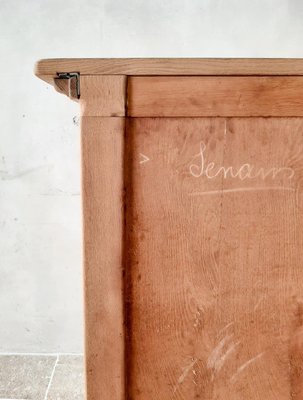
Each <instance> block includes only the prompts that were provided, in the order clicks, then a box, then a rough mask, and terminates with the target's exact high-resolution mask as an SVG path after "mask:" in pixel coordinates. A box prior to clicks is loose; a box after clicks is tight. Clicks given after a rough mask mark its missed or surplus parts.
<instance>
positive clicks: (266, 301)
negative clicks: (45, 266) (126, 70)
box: [126, 118, 303, 400]
mask: <svg viewBox="0 0 303 400" xmlns="http://www.w3.org/2000/svg"><path fill="white" fill-rule="evenodd" d="M126 139H127V142H128V143H131V146H130V149H129V150H128V151H130V152H131V154H129V155H128V157H129V159H130V160H131V165H132V166H131V171H132V189H131V190H129V192H128V207H126V210H127V213H130V216H131V217H130V218H129V219H128V221H129V225H128V232H129V241H128V246H129V253H128V254H129V258H128V263H129V265H128V281H129V282H131V284H129V286H128V292H127V299H128V308H129V309H128V315H129V318H130V320H131V321H130V322H131V324H130V325H129V326H128V343H127V349H128V353H129V354H128V365H127V371H128V386H127V388H128V396H129V397H128V398H130V399H132V400H151V399H152V400H158V399H159V400H160V399H161V400H162V399H167V400H168V399H178V400H179V399H180V400H181V399H188V400H189V399H203V400H211V399H213V400H214V399H217V400H225V399H233V400H243V399H247V400H264V399H267V400H276V399H279V400H289V399H292V398H295V399H296V400H297V399H301V397H300V393H302V392H300V384H301V383H300V380H301V377H302V373H301V371H302V368H301V366H300V362H301V361H302V357H301V355H298V349H300V351H301V349H302V339H301V336H300V335H299V333H300V332H299V331H300V324H301V317H300V315H298V308H299V307H300V304H301V300H300V299H301V298H302V295H303V286H302V281H303V270H302V256H303V231H302V224H303V208H302V206H303V202H302V200H303V198H302V184H303V119H302V118H185V119H182V118H168V119H166V118H143V119H140V118H134V119H130V120H129V121H128V127H127V136H126ZM201 144H202V146H201ZM201 149H203V156H204V164H203V165H202V157H201ZM212 163H213V164H212ZM209 165H211V166H209ZM222 166H223V167H225V169H223V168H222ZM273 168H276V169H273ZM301 353H302V351H301ZM298 359H299V360H300V362H299V364H298ZM298 366H299V369H298ZM301 387H302V385H301ZM294 395H296V396H297V397H293V396H294Z"/></svg>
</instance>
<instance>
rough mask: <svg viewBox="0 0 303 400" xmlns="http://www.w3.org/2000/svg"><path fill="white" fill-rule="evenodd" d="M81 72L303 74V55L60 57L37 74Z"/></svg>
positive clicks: (37, 67) (46, 76)
mask: <svg viewBox="0 0 303 400" xmlns="http://www.w3.org/2000/svg"><path fill="white" fill-rule="evenodd" d="M57 72H80V74H81V75H116V74H118V75H303V59H302V58H65V59H64V58H61V59H60V58H57V59H45V60H40V61H38V62H37V63H36V65H35V74H36V75H37V76H39V77H40V78H41V79H44V80H46V81H48V80H49V79H52V78H53V77H54V76H56V74H57Z"/></svg>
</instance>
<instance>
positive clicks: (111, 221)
mask: <svg viewBox="0 0 303 400" xmlns="http://www.w3.org/2000/svg"><path fill="white" fill-rule="evenodd" d="M81 124H82V126H81V130H82V164H83V175H82V176H83V213H84V214H83V216H84V283H85V337H86V339H85V353H86V354H85V359H86V379H87V382H86V387H87V398H88V399H89V400H99V399H104V400H124V399H125V398H124V328H123V308H124V305H123V279H122V274H123V263H122V256H123V225H124V222H123V153H124V119H123V118H95V117H82V122H81Z"/></svg>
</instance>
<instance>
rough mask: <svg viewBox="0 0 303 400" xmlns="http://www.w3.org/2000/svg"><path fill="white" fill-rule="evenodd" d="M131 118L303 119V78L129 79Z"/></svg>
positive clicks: (129, 113) (128, 91)
mask: <svg viewBox="0 0 303 400" xmlns="http://www.w3.org/2000/svg"><path fill="white" fill-rule="evenodd" d="M127 93H128V110H127V113H128V115H129V116H131V117H156V116H159V117H178V116H179V117H182V116H184V117H207V116H210V117H211V116H213V117H215V116H227V117H228V116H239V117H246V116H303V107H302V104H303V77H221V76H217V77H202V76H200V77H163V76H161V77H130V78H129V79H128V90H127Z"/></svg>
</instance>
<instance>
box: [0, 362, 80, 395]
mask: <svg viewBox="0 0 303 400" xmlns="http://www.w3.org/2000/svg"><path fill="white" fill-rule="evenodd" d="M83 370H84V368H83V357H82V356H81V355H64V354H58V355H56V354H54V355H36V354H29V355H19V354H14V355H12V354H5V355H1V354H0V400H63V399H64V400H84V390H83V389H84V374H83Z"/></svg>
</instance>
